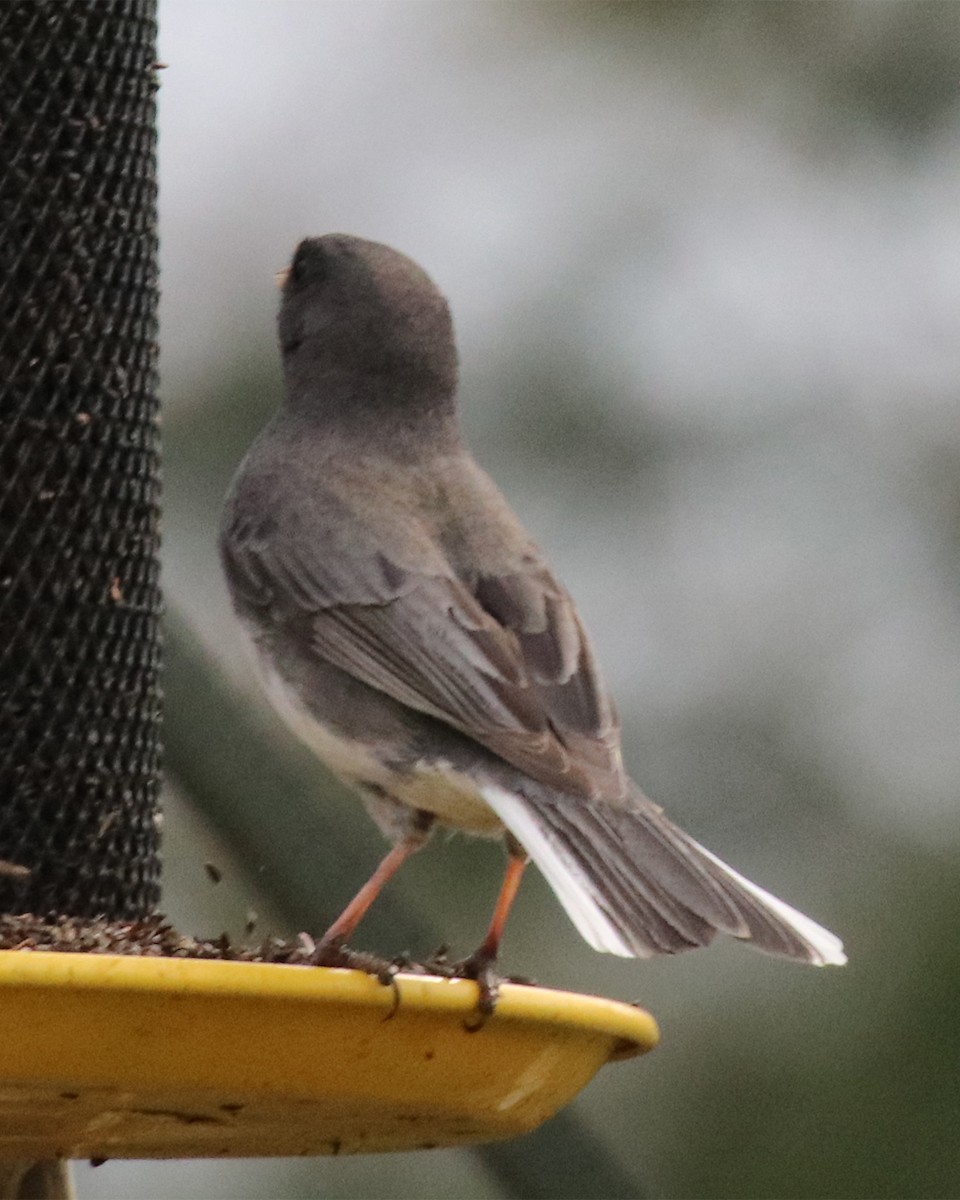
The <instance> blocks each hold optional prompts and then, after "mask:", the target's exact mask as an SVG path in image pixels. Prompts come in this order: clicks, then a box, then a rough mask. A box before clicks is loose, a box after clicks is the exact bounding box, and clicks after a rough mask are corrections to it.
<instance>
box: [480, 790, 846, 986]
mask: <svg viewBox="0 0 960 1200" xmlns="http://www.w3.org/2000/svg"><path fill="white" fill-rule="evenodd" d="M481 791H482V794H483V798H484V799H485V800H486V802H487V803H488V804H489V805H490V807H491V808H492V809H493V810H494V812H495V813H496V814H497V816H498V817H499V818H500V820H501V821H502V822H503V823H504V825H506V827H507V828H508V829H509V830H510V832H511V833H512V834H513V835H514V837H515V838H516V839H517V841H518V842H519V843H520V844H521V845H522V846H523V848H524V849H525V850H526V851H527V853H528V854H529V855H530V857H531V858H532V859H533V861H534V862H535V863H536V864H537V866H538V867H539V868H540V871H541V872H542V873H543V875H544V877H545V878H546V880H547V883H549V885H550V887H551V888H552V889H553V892H554V894H555V895H556V897H557V899H558V900H559V901H560V903H561V904H562V905H563V907H564V909H566V912H567V915H568V916H569V918H570V920H571V921H572V922H573V923H574V925H575V926H576V927H577V930H578V931H579V933H580V935H581V937H582V938H583V939H584V941H586V942H588V943H589V945H591V946H592V947H593V948H594V950H599V951H601V952H603V953H606V954H618V955H620V956H622V957H624V958H637V957H640V955H638V953H637V951H636V950H634V949H633V948H632V947H631V946H629V945H628V944H627V943H626V942H625V941H624V939H623V937H622V936H621V934H620V933H619V932H618V931H617V929H616V928H615V926H614V925H613V924H612V923H611V921H610V919H609V917H607V915H606V913H604V912H603V910H602V909H601V907H600V905H599V904H598V903H597V900H596V898H595V897H594V894H593V891H592V889H591V888H590V886H589V884H588V882H587V881H586V880H585V879H584V878H583V874H582V872H581V871H580V870H578V868H577V867H576V866H575V864H574V863H573V862H572V861H571V860H570V858H569V857H568V856H567V855H565V854H564V852H563V848H562V847H561V846H559V845H557V844H556V843H554V842H552V841H551V840H550V838H549V837H547V836H546V834H545V833H544V832H543V830H542V829H541V827H540V825H539V824H538V822H537V819H536V815H535V814H534V812H533V811H532V810H531V808H530V807H529V806H528V805H527V804H526V803H525V802H524V800H523V799H522V798H521V797H520V796H517V795H515V794H514V793H513V792H508V791H506V790H505V789H504V788H501V787H497V786H495V785H493V784H487V785H485V786H484V787H483V788H482V789H481ZM690 840H691V842H692V844H693V845H695V846H696V847H697V849H698V850H699V851H700V853H701V854H703V856H704V857H705V858H707V859H709V860H710V861H711V862H712V863H714V864H715V865H716V866H717V867H719V868H720V870H722V871H723V872H724V873H725V874H726V875H728V876H729V877H730V878H731V879H733V880H735V881H736V883H738V884H739V885H740V887H742V888H743V889H744V890H745V891H747V892H749V893H750V894H751V895H752V896H753V897H754V898H755V899H756V900H758V901H759V902H760V903H761V904H763V905H764V907H766V908H767V909H768V910H769V911H770V912H771V913H773V914H774V916H776V917H777V918H778V919H779V920H780V921H782V922H783V923H784V924H786V925H789V926H790V928H791V929H792V930H793V931H794V932H795V933H796V934H797V935H798V937H800V938H801V940H802V941H803V942H804V943H805V944H806V946H807V947H808V948H809V950H810V960H809V961H810V962H811V964H812V965H814V966H818V967H822V966H827V965H828V964H829V965H835V966H842V965H843V964H844V963H845V962H846V961H847V956H846V954H844V952H843V943H842V942H841V941H840V939H839V938H838V937H837V936H836V935H835V934H833V933H831V932H830V931H829V930H828V929H824V928H823V926H822V925H818V924H817V923H816V921H813V920H811V919H810V917H807V916H804V914H803V913H801V912H798V911H797V910H796V909H795V908H791V906H790V905H789V904H785V903H784V901H782V900H778V899H777V897H776V896H772V895H771V894H770V893H769V892H767V891H765V890H764V889H763V888H761V887H758V886H757V884H755V883H751V882H750V880H749V879H745V878H744V877H743V876H742V875H740V874H739V873H738V872H737V871H734V869H733V868H732V867H729V866H727V864H726V863H725V862H723V861H722V860H721V859H719V858H717V856H716V855H715V854H711V852H710V851H709V850H706V849H704V847H703V846H701V845H700V843H699V842H693V839H690Z"/></svg>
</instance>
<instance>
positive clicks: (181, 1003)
mask: <svg viewBox="0 0 960 1200" xmlns="http://www.w3.org/2000/svg"><path fill="white" fill-rule="evenodd" d="M476 1004H477V986H476V984H475V983H472V982H469V981H465V980H449V979H439V978H436V977H433V976H423V975H404V974H401V975H398V976H397V977H396V979H395V980H394V983H393V985H389V984H383V983H381V982H379V981H378V980H377V979H376V978H374V977H373V976H371V975H367V974H365V973H363V972H361V971H352V970H340V969H333V968H325V967H299V966H279V965H275V964H263V963H242V962H219V961H203V960H195V959H172V958H136V957H121V956H114V955H93V954H86V955H85V954H64V953H56V952H41V951H31V952H23V951H9V950H8V951H0V1028H2V1029H4V1030H5V1031H6V1032H5V1034H4V1036H3V1037H2V1038H0V1158H18V1159H28V1158H94V1159H97V1158H181V1157H182V1158H197V1157H215V1156H253V1155H257V1156H261V1155H300V1154H358V1153H367V1152H370V1151H379V1150H415V1149H421V1148H428V1147H434V1146H454V1145H458V1144H462V1143H467V1142H482V1141H494V1140H497V1139H500V1138H509V1137H514V1136H516V1135H518V1134H522V1133H526V1132H528V1131H529V1130H531V1129H534V1128H536V1126H537V1125H539V1124H540V1123H541V1122H543V1121H544V1120H546V1119H547V1118H548V1117H550V1116H552V1115H553V1114H554V1113H555V1112H556V1111H557V1110H558V1109H559V1108H561V1107H562V1106H563V1105H564V1104H566V1103H567V1102H568V1101H569V1100H571V1099H572V1098H573V1096H575V1095H576V1093H577V1092H578V1091H579V1090H580V1089H581V1088H582V1087H583V1086H584V1085H585V1084H586V1083H588V1082H589V1080H590V1079H592V1077H593V1076H594V1074H595V1073H596V1072H597V1071H598V1070H599V1068H600V1067H601V1066H603V1064H604V1063H606V1062H609V1061H610V1060H611V1059H623V1058H630V1057H633V1056H634V1055H637V1054H643V1053H645V1052H646V1051H648V1050H651V1049H653V1047H654V1046H655V1045H656V1043H657V1038H658V1031H657V1025H656V1022H655V1021H654V1019H653V1017H651V1016H650V1014H649V1013H646V1012H644V1011H642V1010H641V1009H638V1008H633V1007H631V1006H630V1005H626V1004H621V1003H618V1002H616V1001H612V1000H604V999H600V998H599V997H594V996H580V995H575V994H573V993H569V992H557V991H551V990H549V989H546V988H534V987H523V986H520V985H517V984H504V985H503V987H502V989H501V993H500V999H499V1001H498V1003H497V1008H496V1012H495V1013H494V1015H493V1016H492V1017H491V1018H490V1019H489V1020H488V1021H487V1022H486V1023H485V1024H483V1025H482V1027H481V1028H479V1029H477V1028H475V1026H476V1024H477V1010H476ZM472 1027H473V1028H472Z"/></svg>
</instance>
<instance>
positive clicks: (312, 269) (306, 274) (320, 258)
mask: <svg viewBox="0 0 960 1200" xmlns="http://www.w3.org/2000/svg"><path fill="white" fill-rule="evenodd" d="M329 268H330V264H329V261H328V256H327V255H326V253H325V252H324V250H323V248H322V247H321V246H320V245H318V244H317V242H315V241H305V242H301V243H300V245H299V246H298V247H297V252H296V254H294V256H293V262H292V263H291V264H290V274H291V276H292V278H293V282H294V283H296V284H304V283H322V282H323V280H324V279H326V277H327V275H328V273H329Z"/></svg>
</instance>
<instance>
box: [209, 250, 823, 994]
mask: <svg viewBox="0 0 960 1200" xmlns="http://www.w3.org/2000/svg"><path fill="white" fill-rule="evenodd" d="M281 274H282V276H283V283H282V288H283V293H282V301H281V305H280V314H279V322H278V326H279V342H280V351H281V354H282V359H283V374H284V401H283V404H282V406H281V408H280V410H279V412H277V414H276V415H275V416H274V418H273V419H272V420H271V421H270V422H269V424H268V425H267V426H266V428H265V429H264V430H263V432H262V433H261V434H260V436H259V437H258V438H257V439H256V441H255V442H254V444H253V446H252V447H251V449H250V451H249V453H248V454H247V456H246V458H245V459H244V461H243V463H242V464H241V466H240V468H239V470H238V472H237V475H236V477H235V479H234V481H233V484H232V486H231V489H230V492H229V495H228V497H227V501H226V505H225V509H224V513H223V521H222V528H221V534H220V550H221V555H222V559H223V566H224V570H225V572H226V578H227V582H228V585H229V588H230V593H231V595H232V598H233V604H234V607H235V610H236V612H237V615H238V616H239V619H240V622H241V624H242V626H243V628H244V629H245V630H246V632H247V634H248V635H249V637H250V638H251V640H252V642H253V646H254V648H255V653H256V657H257V660H258V663H259V666H260V669H261V672H262V675H263V678H264V681H265V684H266V688H267V691H268V693H269V695H270V698H271V699H272V701H273V702H274V704H275V705H276V707H277V708H278V709H279V711H280V712H281V714H282V715H283V716H284V717H285V718H286V720H287V721H288V722H289V723H290V725H291V726H292V727H293V729H294V730H295V731H296V733H297V734H298V735H299V736H300V737H302V738H303V740H304V741H305V742H306V743H307V744H308V745H309V746H310V747H311V748H312V749H313V750H314V751H315V752H316V753H317V754H318V755H319V757H320V758H321V759H323V761H324V762H325V763H326V764H327V765H328V766H329V767H330V768H331V769H332V770H333V772H334V773H335V774H336V775H338V776H339V777H340V778H341V779H343V780H345V781H346V782H347V783H348V784H350V785H351V786H352V787H353V788H354V789H356V791H357V792H358V793H359V796H360V798H361V800H362V801H363V803H364V805H365V806H366V808H367V809H368V811H369V813H370V815H371V816H372V817H373V819H374V820H375V821H376V823H377V824H378V825H379V827H380V828H381V830H382V831H383V832H384V834H385V835H386V836H387V838H388V839H389V841H390V842H391V849H390V851H389V852H388V853H387V855H386V857H385V858H384V859H383V861H382V862H381V864H380V866H379V867H378V868H377V870H376V871H375V872H374V874H373V876H372V877H371V879H370V880H369V881H368V882H367V883H366V884H365V885H364V887H363V888H361V890H360V891H359V892H358V893H357V895H356V896H355V897H354V899H353V900H352V901H351V902H350V904H349V905H348V906H347V908H346V909H345V910H344V912H343V913H342V914H341V916H340V917H339V918H338V919H337V920H336V921H335V922H334V923H333V925H331V927H330V929H329V930H328V931H327V934H326V938H327V939H329V940H333V939H346V938H347V937H349V936H350V934H351V933H352V932H353V930H354V929H355V927H356V925H357V923H358V922H359V921H360V919H361V917H362V916H363V914H364V913H365V912H366V910H367V909H368V907H369V905H370V903H371V902H372V901H373V899H374V898H375V897H376V895H377V893H378V892H379V891H380V890H381V888H382V887H383V885H384V884H385V883H386V882H387V880H388V879H389V878H390V877H391V876H392V875H393V873H394V872H395V871H396V870H397V868H398V867H399V866H400V865H401V863H402V862H403V861H404V860H405V859H406V858H408V857H409V856H410V855H411V854H412V853H413V852H414V851H416V850H417V849H419V848H420V847H421V846H422V845H423V844H424V843H425V842H426V841H427V839H428V837H429V835H430V833H431V831H432V830H433V828H434V827H435V826H436V825H438V824H439V825H444V826H448V827H451V828H453V829H459V830H463V831H465V832H467V833H471V834H478V835H480V836H486V837H495V838H503V839H504V840H505V842H506V847H507V853H508V865H507V871H506V875H505V879H504V883H503V887H502V890H501V893H500V896H499V899H498V901H497V904H496V907H495V910H494V915H493V919H492V921H491V923H490V927H489V930H488V932H487V935H486V937H485V939H484V941H483V943H482V944H481V946H480V948H479V949H478V950H477V951H476V953H475V954H474V955H473V956H472V957H471V959H470V960H468V963H469V968H470V971H471V973H473V974H474V975H476V976H477V977H478V978H479V979H480V980H481V985H482V989H481V990H482V994H483V997H484V1000H485V1002H486V1003H487V1005H488V1006H489V1003H490V1002H491V998H492V995H493V987H494V985H493V983H492V979H493V978H494V976H493V974H492V970H493V964H494V962H495V960H496V955H497V950H498V946H499V942H500V938H501V934H502V932H503V926H504V922H505V920H506V916H507V912H508V910H509V908H510V905H511V903H512V901H513V898H514V896H515V895H516V891H517V887H518V885H519V882H520V876H521V874H522V871H523V868H524V865H525V864H526V862H527V859H528V857H529V858H532V859H533V861H534V862H535V863H536V864H537V866H538V867H539V868H540V870H541V871H542V872H543V874H544V875H545V876H546V879H547V881H548V883H549V884H550V886H551V888H552V889H553V891H554V892H555V893H556V895H557V897H558V899H559V900H560V903H561V904H562V905H563V907H564V908H565V909H566V911H567V913H568V915H569V916H570V918H571V920H572V921H573V923H574V925H575V926H576V927H577V929H578V930H579V931H580V933H581V934H582V935H583V937H584V938H585V939H586V940H587V941H588V942H589V943H590V945H591V946H593V947H594V948H595V949H597V950H602V951H607V952H609V953H612V954H620V955H632V956H638V957H647V956H650V955H654V954H676V953H679V952H680V951H681V950H689V949H691V948H692V947H695V946H704V945H706V944H707V943H708V942H710V941H712V940H713V938H714V936H715V935H716V934H717V933H728V934H732V935H733V936H734V937H737V938H742V939H744V940H746V941H749V942H752V943H753V944H754V945H755V946H756V947H757V948H758V949H760V950H765V951H768V952H769V953H771V954H778V955H782V956H785V957H787V958H793V959H799V960H801V961H803V962H808V963H813V964H816V965H818V966H819V965H824V964H826V963H836V964H840V963H843V962H844V961H845V956H844V953H843V947H842V945H841V943H840V941H839V939H838V938H836V937H835V936H834V935H833V934H832V933H829V932H828V931H827V930H825V929H823V928H822V927H821V926H819V925H817V924H816V923H815V922H814V921H812V920H811V919H810V918H809V917H805V916H803V915H802V914H801V913H799V912H797V911H796V910H795V909H793V908H791V907H789V906H788V905H787V904H784V903H783V901H781V900H778V899H776V898H775V897H774V896H771V895H770V894H769V893H767V892H765V891H764V890H763V889H762V888H759V887H757V886H756V884H753V883H750V882H749V881H748V880H746V879H744V878H743V877H742V876H741V875H739V874H737V872H736V871H734V870H733V869H732V868H730V867H728V866H727V865H726V864H725V863H723V862H721V861H720V859H718V858H717V857H716V856H715V855H713V854H711V853H710V851H709V850H706V849H704V847H702V846H700V845H699V844H698V843H697V842H695V841H694V840H693V839H692V838H691V837H689V836H688V835H687V834H686V833H684V832H683V831H682V830H680V829H678V828H677V826H675V825H674V824H673V823H672V822H671V821H669V820H668V819H667V817H666V816H665V815H664V813H663V811H662V809H660V808H659V807H658V806H657V805H656V804H654V803H652V802H651V801H650V800H648V799H647V798H646V796H644V795H643V794H642V793H641V792H640V790H639V789H638V788H637V787H636V786H635V785H634V784H633V783H632V782H631V780H630V779H629V778H628V777H627V775H626V774H625V772H624V768H623V761H622V758H621V749H620V727H619V722H618V720H617V715H616V711H615V709H614V706H613V703H612V701H611V699H610V697H609V695H608V693H607V691H606V689H605V687H604V685H603V681H602V679H601V677H600V673H599V671H598V669H597V666H596V663H595V662H594V657H593V652H592V650H591V648H590V643H589V640H588V639H587V636H586V633H585V632H584V629H583V626H582V625H581V623H580V619H579V617H578V615H577V610H576V608H575V606H574V603H573V601H572V600H571V598H570V596H569V595H568V593H567V592H566V590H565V589H564V587H563V586H562V584H560V583H559V582H558V581H557V580H556V578H555V577H554V575H553V574H552V572H551V570H550V567H549V565H548V563H547V561H546V559H545V558H544V556H543V554H542V553H541V551H540V550H539V549H538V547H537V546H536V545H535V544H534V543H533V542H532V541H531V539H530V537H529V536H528V535H527V533H526V532H525V531H524V529H523V526H522V525H521V524H520V522H519V521H518V520H517V518H516V517H515V516H514V514H513V513H512V512H511V510H510V508H509V506H508V505H507V503H506V501H505V500H504V498H503V496H502V495H501V494H500V492H499V491H498V490H497V488H496V486H495V485H494V483H493V482H492V481H491V480H490V479H489V477H488V476H487V475H486V474H485V473H484V472H483V471H482V470H481V468H480V467H479V466H478V465H477V464H476V462H475V461H474V459H473V458H472V457H471V455H470V452H469V450H468V449H467V447H466V445H465V444H464V441H463V437H462V434H461V431H460V426H459V423H458V418H457V408H456V390H457V354H456V348H455V344H454V336H453V326H452V322H451V318H450V312H449V309H448V307H447V303H446V301H445V300H444V298H443V296H442V295H441V293H440V291H439V290H438V288H437V287H436V285H435V284H434V283H433V282H432V280H431V279H430V278H429V277H428V276H427V275H426V274H425V273H424V272H423V271H422V270H421V268H420V267H418V266H417V265H416V263H414V262H412V261H411V260H410V259H409V258H406V257H405V256H404V255H402V254H399V253H398V252H397V251H396V250H392V249H391V248H390V247H388V246H384V245H380V244H378V243H376V242H368V241H363V240H361V239H359V238H355V237H348V236H346V235H342V234H331V235H328V236H325V237H320V238H308V239H307V240H305V241H303V242H301V243H300V245H299V246H298V247H297V250H296V253H295V255H294V258H293V262H292V264H291V266H290V267H289V268H288V270H287V271H286V272H282V273H281Z"/></svg>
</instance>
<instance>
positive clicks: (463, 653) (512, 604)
mask: <svg viewBox="0 0 960 1200" xmlns="http://www.w3.org/2000/svg"><path fill="white" fill-rule="evenodd" d="M324 524H325V527H326V528H327V529H330V528H331V527H336V525H335V523H331V522H325V523H324ZM407 531H408V533H409V526H408V527H407ZM305 532H306V531H305V530H301V531H300V535H299V536H298V535H297V531H295V530H292V529H288V530H284V531H278V530H277V529H276V528H270V529H267V528H266V527H264V526H260V527H258V525H257V524H256V522H254V523H252V524H250V523H248V524H246V525H242V526H241V525H237V524H234V525H233V526H232V527H229V528H228V529H227V530H226V531H225V536H224V538H223V540H222V550H223V556H224V564H225V568H226V571H227V576H228V579H229V581H230V584H231V587H232V589H233V590H234V592H235V594H238V595H239V596H241V597H242V598H243V601H244V602H245V603H246V604H249V605H252V606H253V607H255V608H259V609H262V610H268V611H270V613H271V617H272V619H274V620H277V621H289V620H296V621H297V622H298V624H299V623H302V622H303V621H304V618H308V620H307V624H306V626H302V627H305V628H306V629H308V630H309V635H310V639H311V648H312V650H313V652H314V653H315V654H317V655H318V656H319V657H320V658H322V659H324V660H325V661H327V662H329V663H332V664H334V665H335V666H337V667H339V668H341V669H342V670H345V671H347V672H348V673H349V674H351V675H352V676H354V677H355V678H357V679H359V680H361V681H362V682H364V683H366V684H368V685H369V686H370V687H374V688H377V689H378V690H379V691H381V692H383V693H384V694H386V695H388V696H390V697H392V698H393V699H395V700H398V701H400V702H401V703H403V704H406V705H408V706H409V707H410V708H413V709H416V710H417V711H419V712H423V713H427V714H430V715H431V716H434V717H437V718H439V719H440V720H442V721H444V722H446V723H447V724H449V725H451V726H452V727H454V728H455V729H457V730H459V731H460V732H462V733H464V734H466V735H468V736H469V737H471V738H473V739H474V740H475V741H477V742H479V743H480V744H481V745H483V746H485V747H487V749H489V750H491V751H492V752H493V753H495V754H497V755H499V756H500V757H501V758H503V759H504V760H506V761H507V762H509V763H511V764H512V765H514V766H516V767H518V768H520V769H521V770H523V771H525V772H527V773H528V774H529V775H531V776H532V777H533V778H534V779H536V780H538V781H539V782H541V783H543V784H545V785H547V786H549V787H553V788H557V789H559V790H560V791H563V792H566V793H568V794H572V795H579V796H584V797H591V798H599V797H603V798H606V799H611V800H615V799H618V798H619V797H621V796H622V795H623V794H624V792H625V788H626V783H625V779H624V775H623V768H622V764H621V758H620V733H619V723H618V720H617V717H616V713H615V711H614V708H613V705H612V703H611V701H610V699H609V697H608V695H607V693H606V691H605V689H604V687H603V684H602V682H601V680H600V678H599V675H598V672H597V668H596V665H595V663H594V660H593V656H592V653H591V650H590V646H589V643H588V640H587V638H586V635H585V633H584V630H583V628H582V626H581V624H580V621H579V619H578V617H577V614H576V611H575V609H574V606H573V603H572V601H571V600H570V597H569V596H568V595H567V593H566V591H565V590H564V589H563V587H562V586H561V585H560V584H559V583H557V581H556V580H555V579H554V578H553V577H552V575H551V574H550V572H549V570H548V569H547V568H546V566H545V565H544V564H543V563H542V561H540V560H539V559H535V560H534V561H533V562H532V563H531V564H530V565H529V566H528V567H527V566H524V567H523V568H521V569H518V570H514V571H511V572H510V573H505V574H496V575H495V574H486V575H482V576H479V577H477V578H474V579H471V580H464V579H461V578H458V577H457V575H456V574H455V573H454V571H453V569H452V568H451V567H450V566H449V564H448V563H447V562H446V560H445V559H444V558H443V556H442V554H440V553H436V554H435V555H433V556H432V561H428V560H429V559H430V558H431V555H429V554H428V555H425V556H423V558H422V561H421V563H420V564H419V565H418V567H417V568H411V567H410V566H409V565H404V566H401V565H398V564H397V563H396V562H395V561H393V559H392V558H391V557H390V555H389V552H385V551H384V550H383V548H382V546H380V545H379V544H378V543H375V542H374V540H373V539H372V538H370V537H368V536H365V531H364V529H363V527H362V526H358V525H357V524H356V523H355V522H354V523H351V524H350V538H349V545H348V546H343V547H338V546H334V545H329V546H328V545H320V544H319V541H322V540H323V539H319V541H318V539H317V537H316V536H314V537H312V538H311V537H307V536H303V534H304V533H305ZM311 532H313V533H314V534H315V533H316V525H315V524H313V523H311ZM424 544H425V545H426V544H427V539H426V538H424Z"/></svg>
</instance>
